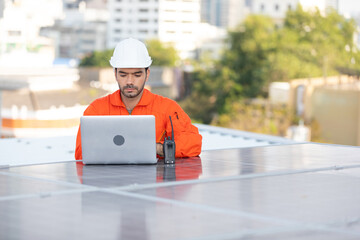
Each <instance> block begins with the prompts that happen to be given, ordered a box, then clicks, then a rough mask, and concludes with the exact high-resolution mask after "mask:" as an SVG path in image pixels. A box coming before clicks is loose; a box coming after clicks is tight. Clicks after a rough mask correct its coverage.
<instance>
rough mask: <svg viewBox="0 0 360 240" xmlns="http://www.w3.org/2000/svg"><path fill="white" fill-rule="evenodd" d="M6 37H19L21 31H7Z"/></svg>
mask: <svg viewBox="0 0 360 240" xmlns="http://www.w3.org/2000/svg"><path fill="white" fill-rule="evenodd" d="M8 35H9V36H12V37H17V36H21V31H8Z"/></svg>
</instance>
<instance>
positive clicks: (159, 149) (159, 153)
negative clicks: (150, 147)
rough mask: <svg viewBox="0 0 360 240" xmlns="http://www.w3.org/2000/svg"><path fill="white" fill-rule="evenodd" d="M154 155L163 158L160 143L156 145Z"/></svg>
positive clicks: (162, 146)
mask: <svg viewBox="0 0 360 240" xmlns="http://www.w3.org/2000/svg"><path fill="white" fill-rule="evenodd" d="M156 154H157V155H159V156H161V157H163V156H164V145H163V144H162V143H156Z"/></svg>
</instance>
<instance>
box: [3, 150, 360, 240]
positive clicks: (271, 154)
mask: <svg viewBox="0 0 360 240" xmlns="http://www.w3.org/2000/svg"><path fill="white" fill-rule="evenodd" d="M359 156H360V148H358V147H345V146H335V145H324V144H312V143H306V144H292V145H279V146H266V147H253V148H242V149H227V150H214V151H205V152H203V153H202V154H201V155H200V157H196V158H185V159H177V162H176V164H175V165H164V164H163V163H162V162H159V163H158V164H157V165H136V166H135V165H108V166H103V165H94V166H90V165H89V166H86V165H82V164H81V163H76V162H75V161H74V162H63V163H51V164H38V165H28V166H17V167H8V168H6V167H5V168H1V169H0V239H359V238H360V204H359V202H360V188H359V186H360V157H359Z"/></svg>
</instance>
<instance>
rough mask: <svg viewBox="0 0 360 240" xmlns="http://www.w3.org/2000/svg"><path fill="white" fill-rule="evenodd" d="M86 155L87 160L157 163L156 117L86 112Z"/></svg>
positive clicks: (83, 131)
mask: <svg viewBox="0 0 360 240" xmlns="http://www.w3.org/2000/svg"><path fill="white" fill-rule="evenodd" d="M80 128H81V147H82V157H83V162H84V163H85V164H154V163H157V158H156V140H155V117H154V116H152V115H130V116H113V115H107V116H82V117H81V118H80Z"/></svg>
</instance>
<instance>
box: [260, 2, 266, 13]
mask: <svg viewBox="0 0 360 240" xmlns="http://www.w3.org/2000/svg"><path fill="white" fill-rule="evenodd" d="M260 11H261V12H264V11H265V5H264V4H261V5H260Z"/></svg>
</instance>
